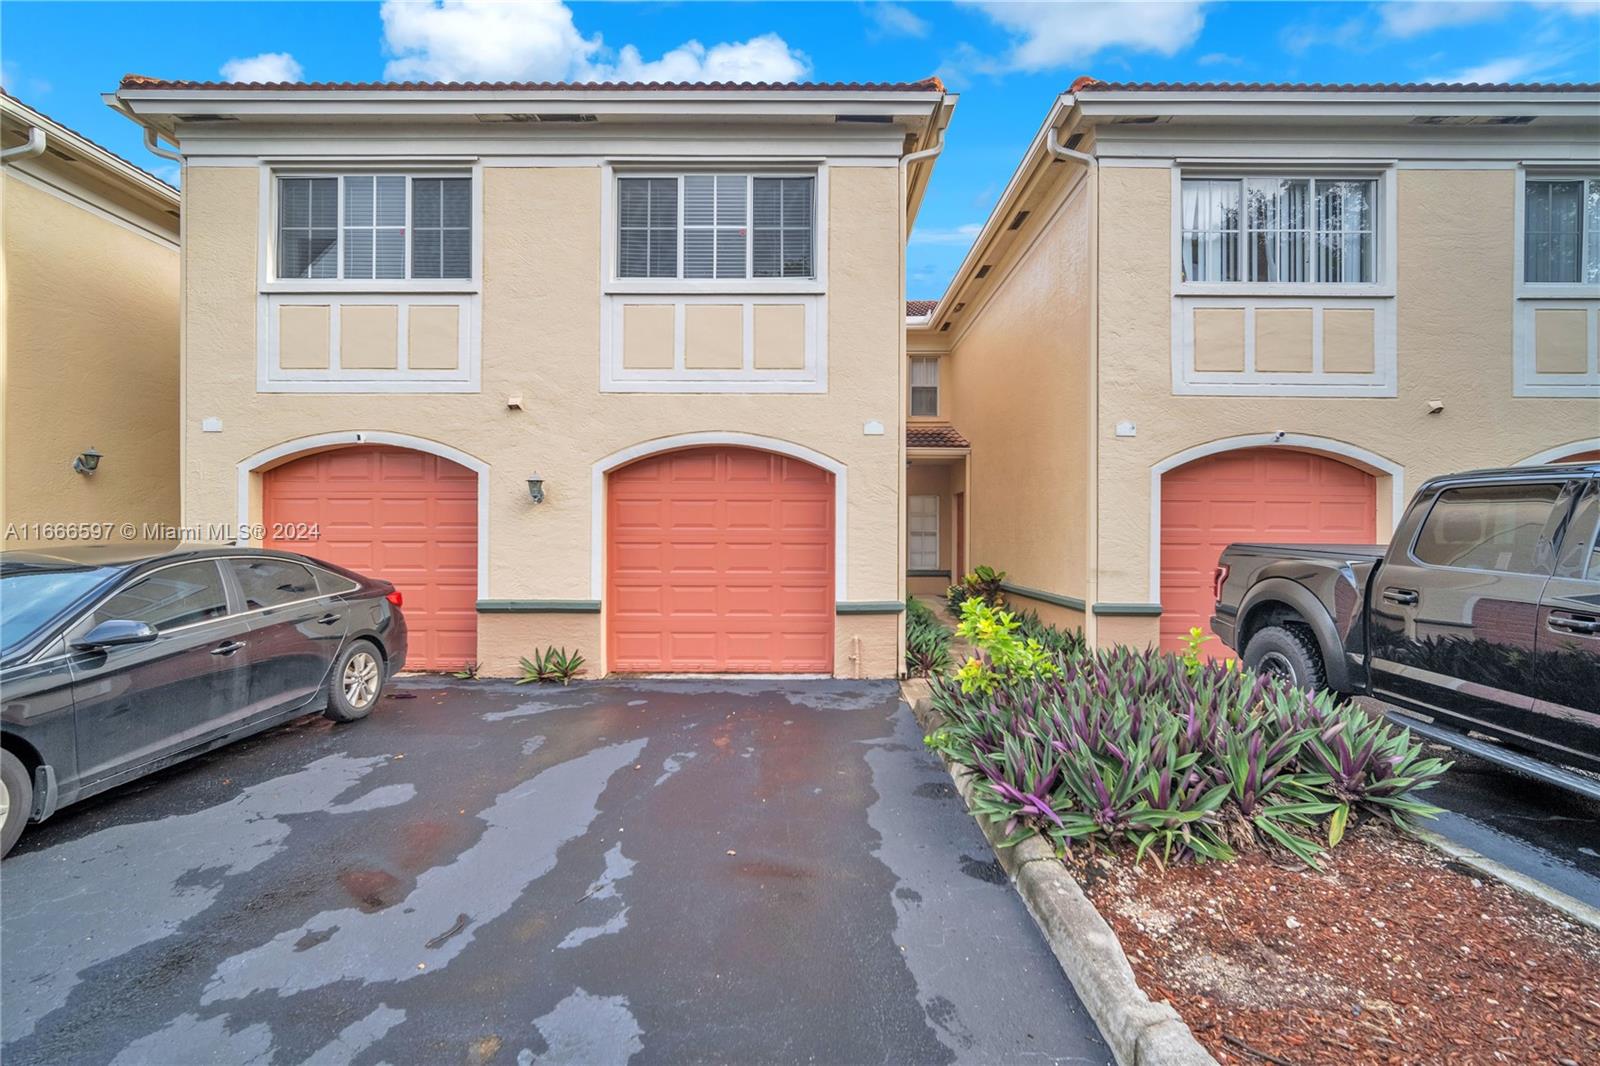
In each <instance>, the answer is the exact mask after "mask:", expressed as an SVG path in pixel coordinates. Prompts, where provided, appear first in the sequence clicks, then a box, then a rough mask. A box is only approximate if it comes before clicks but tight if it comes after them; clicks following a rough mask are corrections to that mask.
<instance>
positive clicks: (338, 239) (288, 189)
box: [277, 174, 472, 281]
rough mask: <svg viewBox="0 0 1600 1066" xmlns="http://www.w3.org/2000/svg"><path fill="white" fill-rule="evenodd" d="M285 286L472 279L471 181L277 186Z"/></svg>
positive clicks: (378, 177)
mask: <svg viewBox="0 0 1600 1066" xmlns="http://www.w3.org/2000/svg"><path fill="white" fill-rule="evenodd" d="M277 258H278V262H277V275H278V277H279V278H283V279H306V280H324V279H325V280H330V281H382V280H396V281H399V280H406V279H460V278H470V277H472V179H471V178H468V177H435V176H422V175H407V174H341V175H329V176H326V177H323V176H316V177H281V178H279V179H278V257H277Z"/></svg>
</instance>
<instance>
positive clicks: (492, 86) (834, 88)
mask: <svg viewBox="0 0 1600 1066" xmlns="http://www.w3.org/2000/svg"><path fill="white" fill-rule="evenodd" d="M122 88H124V89H206V90H211V89H231V90H249V89H276V90H292V91H296V92H327V91H330V90H335V89H349V90H357V91H361V92H380V91H387V92H465V91H469V90H471V91H485V92H726V91H732V90H741V91H747V92H797V93H804V92H813V93H817V92H861V93H885V92H940V93H942V92H944V82H942V81H940V80H939V79H938V78H923V79H922V80H921V81H867V82H856V81H803V82H802V81H756V82H750V81H616V82H598V81H585V82H572V81H266V82H262V81H249V82H233V81H178V80H168V79H166V78H152V77H149V76H147V75H144V74H124V75H123V76H122Z"/></svg>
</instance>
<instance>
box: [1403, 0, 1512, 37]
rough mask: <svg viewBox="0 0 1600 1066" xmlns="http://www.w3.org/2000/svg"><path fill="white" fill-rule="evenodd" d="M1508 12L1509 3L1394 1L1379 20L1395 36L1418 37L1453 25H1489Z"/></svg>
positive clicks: (1488, 0) (1438, 0) (1488, 1)
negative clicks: (1475, 23)
mask: <svg viewBox="0 0 1600 1066" xmlns="http://www.w3.org/2000/svg"><path fill="white" fill-rule="evenodd" d="M1505 12H1506V5H1505V4H1501V3H1493V2H1490V0H1476V2H1471V0H1469V2H1456V0H1390V2H1389V3H1386V4H1383V5H1382V6H1380V7H1379V8H1378V21H1379V24H1380V28H1381V29H1382V31H1383V32H1384V33H1386V34H1388V35H1389V36H1391V37H1415V36H1417V35H1418V34H1423V33H1432V32H1433V31H1434V30H1440V29H1445V28H1446V27H1449V26H1467V25H1471V24H1472V23H1474V22H1487V21H1489V20H1490V19H1497V18H1499V17H1500V16H1501V15H1503V14H1505Z"/></svg>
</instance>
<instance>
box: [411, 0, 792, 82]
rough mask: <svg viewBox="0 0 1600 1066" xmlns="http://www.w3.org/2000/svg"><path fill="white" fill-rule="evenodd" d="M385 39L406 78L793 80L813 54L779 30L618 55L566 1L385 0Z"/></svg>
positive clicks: (625, 49) (624, 51) (631, 48)
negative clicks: (657, 53)
mask: <svg viewBox="0 0 1600 1066" xmlns="http://www.w3.org/2000/svg"><path fill="white" fill-rule="evenodd" d="M381 13H382V18H383V42H384V46H385V48H386V49H387V50H388V51H389V53H390V54H391V55H393V56H394V58H393V59H391V60H390V61H389V63H388V65H387V66H386V67H385V68H384V76H385V77H386V78H390V79H394V80H399V81H419V80H420V81H523V80H525V81H565V80H572V81H619V80H621V81H793V80H795V79H798V78H802V77H804V76H806V75H807V74H809V73H810V70H811V61H810V60H809V59H808V58H807V57H806V56H805V54H804V53H802V52H799V51H797V50H795V49H792V48H790V47H789V46H788V44H787V43H786V42H785V41H784V40H783V38H781V37H779V36H778V35H777V34H773V33H767V34H762V35H760V36H758V37H752V38H751V39H750V40H747V41H738V42H724V43H719V44H713V45H711V46H709V47H707V46H706V45H703V44H701V43H700V42H699V41H694V40H691V41H685V42H684V43H683V44H681V45H679V46H678V47H676V48H674V49H672V50H670V51H668V52H666V53H665V54H664V55H662V56H661V57H660V58H658V59H646V58H645V57H644V56H643V55H642V54H641V53H640V52H639V49H638V48H636V47H635V46H633V45H631V44H629V45H623V46H622V48H620V49H619V50H617V51H616V53H615V56H614V57H613V55H612V53H611V51H610V50H609V49H608V48H607V47H606V45H605V42H604V40H603V39H602V38H601V36H600V35H599V34H598V33H597V34H594V35H593V36H590V37H586V36H584V35H583V34H582V33H581V32H579V30H578V27H577V25H576V23H575V22H574V21H573V17H572V10H571V9H570V8H568V7H567V5H566V4H564V3H560V2H558V0H521V2H518V3H504V2H497V0H426V2H413V0H384V3H383V7H382V11H381Z"/></svg>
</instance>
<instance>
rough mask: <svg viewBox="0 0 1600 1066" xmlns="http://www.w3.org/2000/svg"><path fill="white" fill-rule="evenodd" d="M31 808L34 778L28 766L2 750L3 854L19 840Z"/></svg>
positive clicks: (0, 834) (0, 845) (0, 826)
mask: <svg viewBox="0 0 1600 1066" xmlns="http://www.w3.org/2000/svg"><path fill="white" fill-rule="evenodd" d="M32 811H33V782H32V781H31V780H30V779H29V778H28V768H27V767H26V766H23V765H22V760H21V759H19V758H17V757H16V756H15V755H13V754H11V753H10V752H9V751H4V750H0V855H4V854H5V853H6V852H8V851H10V850H11V846H12V845H13V844H15V843H16V842H17V838H18V837H20V836H21V835H22V827H23V826H25V825H27V824H28V815H29V814H30V813H32Z"/></svg>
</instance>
